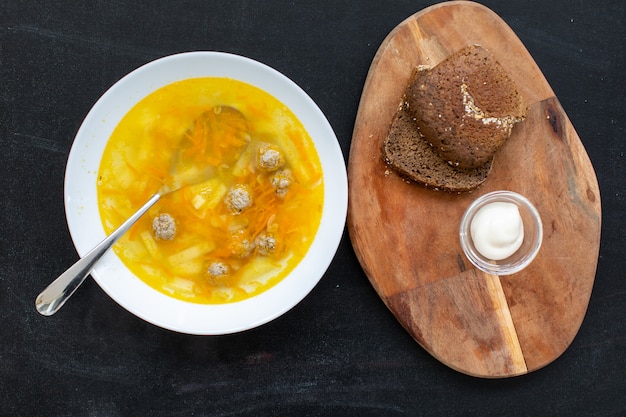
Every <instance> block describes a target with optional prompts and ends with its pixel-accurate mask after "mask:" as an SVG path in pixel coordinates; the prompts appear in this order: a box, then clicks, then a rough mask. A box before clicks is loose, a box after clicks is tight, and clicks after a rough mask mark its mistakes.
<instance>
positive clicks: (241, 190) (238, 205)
mask: <svg viewBox="0 0 626 417" xmlns="http://www.w3.org/2000/svg"><path fill="white" fill-rule="evenodd" d="M226 205H227V206H228V209H229V210H230V212H231V213H233V214H240V213H241V212H242V211H244V210H245V209H247V208H248V207H250V206H251V205H252V195H251V193H250V191H249V190H248V187H246V186H245V185H235V186H233V188H231V189H230V191H229V192H228V194H227V195H226Z"/></svg>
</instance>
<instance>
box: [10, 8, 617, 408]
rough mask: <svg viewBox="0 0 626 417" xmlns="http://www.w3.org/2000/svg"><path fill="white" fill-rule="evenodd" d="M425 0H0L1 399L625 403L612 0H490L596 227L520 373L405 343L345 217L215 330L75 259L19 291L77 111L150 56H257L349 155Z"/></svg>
mask: <svg viewBox="0 0 626 417" xmlns="http://www.w3.org/2000/svg"><path fill="white" fill-rule="evenodd" d="M431 4H432V3H430V2H427V1H420V0H413V1H400V0H397V1H384V0H383V1H381V0H375V1H365V0H364V1H358V2H357V1H353V2H348V1H343V2H342V1H338V2H335V1H327V0H324V1H313V0H311V1H301V0H293V1H273V2H262V1H234V2H224V1H219V2H217V1H200V0H188V1H165V0H155V1H145V0H139V1H128V0H115V1H85V2H81V1H75V0H59V1H54V2H48V1H40V0H13V1H3V2H2V5H1V6H0V22H1V25H0V127H1V131H0V141H1V142H0V144H1V147H2V152H1V163H0V185H1V191H2V196H1V199H0V215H1V216H2V223H1V228H2V233H1V234H0V244H1V247H0V260H1V265H2V272H1V273H0V315H1V316H0V317H1V324H0V325H1V329H2V330H0V415H2V416H5V415H6V416H9V415H22V416H37V415H41V416H65V415H68V416H141V415H150V416H191V415H193V416H283V415H298V416H305V415H310V416H326V415H333V416H335V415H336V416H419V415H480V416H503V415H512V416H525V415H533V416H535V415H563V416H572V415H577V416H583V415H599V416H624V415H626V360H625V359H626V324H625V323H626V317H625V313H626V279H625V278H626V261H625V260H626V244H625V240H626V239H625V237H626V228H625V226H626V219H625V212H626V204H625V195H626V179H625V178H626V174H625V172H626V159H625V157H624V152H625V150H626V146H625V141H624V137H625V136H626V123H625V122H624V116H626V104H625V103H626V96H625V91H626V84H625V82H624V81H625V80H624V79H625V75H626V68H625V65H624V40H625V39H626V31H625V23H624V19H625V16H624V9H625V2H624V1H623V0H575V1H571V0H552V1H545V0H525V1H521V0H512V1H497V0H487V1H485V2H484V4H485V5H486V6H488V7H490V8H491V9H492V10H494V11H495V12H496V13H498V14H499V15H500V16H501V17H502V18H503V19H504V20H505V21H506V22H507V23H508V24H509V25H510V26H511V27H512V28H513V30H514V31H515V32H516V33H517V35H518V36H519V37H520V39H521V40H522V41H523V42H524V44H525V45H526V47H527V48H528V50H529V51H530V53H531V54H532V55H533V57H534V58H535V60H536V62H537V63H538V65H539V67H540V68H541V69H542V71H543V73H544V74H545V76H546V78H547V80H548V81H549V83H550V84H551V86H552V88H553V89H554V91H555V92H556V95H557V97H558V98H559V99H560V101H561V103H562V105H563V107H564V109H565V111H566V112H567V114H568V116H569V117H570V119H571V121H572V123H573V125H574V127H575V128H576V130H577V132H578V134H579V136H580V137H581V140H582V142H583V144H584V145H585V147H586V150H587V152H588V154H589V157H590V159H591V161H592V163H593V164H594V167H595V169H596V173H597V177H598V181H599V184H600V190H601V195H602V211H603V223H602V238H601V247H600V257H599V263H598V269H597V274H596V279H595V284H594V288H593V294H592V296H591V301H590V303H589V308H588V311H587V315H586V317H585V320H584V321H583V323H582V327H581V329H580V331H579V333H578V335H577V336H576V338H575V339H574V341H573V343H572V344H571V346H570V347H569V348H568V349H567V350H566V351H565V353H564V354H563V355H562V356H560V357H559V358H558V359H557V360H556V361H554V362H553V363H551V364H550V365H548V366H547V367H545V368H543V369H540V370H538V371H535V372H532V373H530V374H528V375H524V376H520V377H515V378H509V379H499V380H488V379H480V378H475V377H470V376H467V375H463V374H461V373H458V372H456V371H454V370H451V369H449V368H448V367H446V366H444V365H443V364H441V363H440V362H438V361H437V360H436V359H434V358H433V357H431V356H430V355H429V354H428V353H427V352H426V351H425V350H424V349H422V348H421V347H420V346H419V345H418V344H417V343H416V342H415V341H414V340H413V339H412V338H411V337H410V336H409V335H408V333H407V332H406V331H405V330H403V329H402V327H401V326H400V325H399V324H398V322H397V321H396V320H395V318H394V317H393V315H392V314H391V313H390V312H389V311H388V310H387V308H386V307H385V306H384V304H383V303H382V301H381V300H380V299H379V297H378V296H377V294H376V292H375V291H374V289H373V287H372V286H371V285H370V283H369V281H368V280H367V277H366V275H365V274H364V272H363V270H362V269H361V267H360V265H359V263H358V261H357V258H356V256H355V254H354V251H353V249H352V246H351V243H350V239H349V236H348V234H347V232H344V235H343V239H342V241H341V243H340V246H339V249H338V251H337V254H336V256H335V258H334V260H333V262H332V264H331V265H330V267H329V269H328V271H327V272H326V274H325V275H324V277H323V278H322V280H321V281H320V282H319V284H318V285H317V286H316V287H315V288H314V290H313V291H312V292H311V293H310V294H309V295H308V296H307V297H306V298H305V299H304V300H303V301H302V302H301V303H299V304H298V305H297V306H296V307H294V308H293V309H292V310H291V311H289V312H288V313H286V314H285V315H283V316H282V317H280V318H278V319H276V320H274V321H272V322H270V323H268V324H266V325H263V326H261V327H259V328H256V329H253V330H249V331H246V332H243V333H238V334H233V335H224V336H190V335H184V334H178V333H175V332H172V331H169V330H164V329H161V328H158V327H156V326H153V325H151V324H148V323H146V322H144V321H142V320H141V319H139V318H137V317H135V316H134V315H132V314H130V313H128V312H127V311H126V310H124V309H123V308H122V307H120V306H119V305H117V304H116V303H115V302H114V301H112V300H111V299H110V298H109V297H108V296H107V295H106V294H105V293H104V292H103V291H102V290H101V289H100V288H99V287H98V285H97V284H96V283H95V282H94V281H92V280H91V279H89V280H87V281H86V282H85V284H84V285H83V286H82V287H81V288H79V290H78V291H77V293H76V294H75V295H74V297H73V298H72V299H71V300H70V301H69V302H68V303H67V304H66V306H65V307H63V309H62V310H60V311H59V312H58V313H57V314H56V315H54V316H52V317H43V316H40V315H39V314H38V313H37V312H36V311H35V308H34V299H35V297H36V295H37V294H38V293H39V291H40V290H42V289H43V288H44V287H45V286H46V285H47V284H48V283H49V282H50V281H51V280H52V279H53V278H55V277H56V276H57V275H58V274H60V273H61V272H63V271H64V270H65V269H66V268H67V267H68V266H69V265H71V264H72V263H73V262H74V261H75V260H76V259H77V254H76V251H75V249H74V246H73V244H72V241H71V238H70V235H69V232H68V228H67V224H66V220H65V213H64V206H63V180H64V171H65V164H66V162H67V157H68V154H69V150H70V146H71V144H72V141H73V138H74V136H75V134H76V132H77V130H78V128H79V126H80V124H81V122H82V120H83V118H84V117H85V115H86V114H87V112H88V111H89V110H90V108H91V107H92V106H93V104H94V103H95V102H96V100H97V99H98V98H99V97H100V95H102V94H103V93H104V92H105V91H106V90H107V89H108V88H109V87H110V86H111V85H113V84H114V83H115V82H116V81H117V80H119V79H120V78H121V77H123V76H124V75H125V74H127V73H128V72H130V71H132V70H133V69H135V68H137V67H139V66H141V65H143V64H145V63H147V62H149V61H152V60H154V59H157V58H159V57H163V56H166V55H170V54H174V53H178V52H184V51H194V50H216V51H225V52H231V53H235V54H239V55H244V56H247V57H250V58H253V59H256V60H258V61H261V62H263V63H265V64H267V65H269V66H271V67H273V68H275V69H277V70H279V71H281V72H282V73H284V74H285V75H286V76H288V77H289V78H291V79H292V80H293V81H295V82H296V83H297V84H298V85H300V86H301V87H302V88H303V89H304V90H305V91H306V92H307V93H308V94H309V95H310V96H311V97H312V98H313V99H314V100H315V101H316V102H317V104H318V105H319V106H320V108H321V109H322V111H323V112H324V113H325V114H326V117H327V118H328V120H329V121H330V123H331V125H332V127H333V129H334V130H335V132H336V135H337V137H338V140H339V143H340V146H341V149H342V151H343V154H344V159H345V161H346V162H347V160H348V155H349V150H350V142H351V136H352V129H353V127H354V120H355V116H356V112H357V108H358V103H359V98H360V94H361V91H362V88H363V84H364V81H365V77H366V74H367V71H368V68H369V65H370V63H371V61H372V59H373V57H374V54H375V53H376V50H377V48H378V47H379V46H380V44H381V42H382V41H383V39H384V38H385V37H386V35H387V34H388V33H389V32H390V31H391V30H392V29H393V28H394V27H395V26H396V25H397V24H399V23H400V22H401V21H402V20H404V19H405V18H407V17H408V16H410V15H412V14H413V13H415V12H417V11H419V10H421V9H423V8H425V7H427V6H429V5H431Z"/></svg>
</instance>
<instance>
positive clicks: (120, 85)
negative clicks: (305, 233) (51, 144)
mask: <svg viewBox="0 0 626 417" xmlns="http://www.w3.org/2000/svg"><path fill="white" fill-rule="evenodd" d="M194 77H228V78H232V79H236V80H240V81H243V82H246V83H248V84H251V85H254V86H256V87H258V88H260V89H262V90H264V91H266V92H268V93H269V94H271V95H273V96H274V97H276V98H277V99H278V100H280V101H281V102H282V103H284V104H285V105H286V106H287V107H289V108H290V109H291V111H292V112H293V113H294V114H295V115H296V116H297V117H298V119H299V120H300V121H301V122H302V124H303V125H304V127H305V128H306V130H307V131H308V133H309V135H310V136H311V138H312V139H313V142H314V143H315V146H316V149H317V152H318V154H319V157H320V160H321V163H322V169H323V172H324V208H323V211H322V218H321V223H320V226H319V229H318V232H317V234H316V236H315V239H314V240H313V243H312V244H311V247H310V249H309V251H308V253H307V255H306V256H305V258H304V259H303V260H302V261H301V262H300V263H299V264H298V265H297V266H296V267H295V268H294V270H293V271H292V272H291V273H290V274H289V275H288V276H287V277H285V278H284V279H283V280H282V281H280V282H279V283H278V284H277V285H275V286H273V287H272V288H270V289H268V290H267V291H265V292H263V293H261V294H259V295H256V296H254V297H252V298H249V299H247V300H243V301H240V302H235V303H229V304H214V305H206V304H195V303H189V302H185V301H181V300H177V299H175V298H171V297H168V296H166V295H164V294H162V293H160V292H158V291H156V290H154V289H153V288H151V287H150V286H148V285H147V284H145V283H144V282H143V281H142V280H140V279H139V278H137V277H136V276H135V275H134V274H133V273H132V272H130V271H129V270H128V269H127V268H126V267H125V266H124V264H123V263H122V262H121V260H120V259H119V258H118V257H117V256H116V255H115V253H114V252H113V251H109V252H108V253H107V254H106V255H105V256H104V257H103V258H102V260H101V261H100V262H99V263H98V264H97V265H96V267H95V268H94V270H93V271H92V273H91V275H92V276H93V278H94V279H95V280H96V282H97V283H98V285H99V286H100V287H101V288H102V289H103V290H104V291H105V292H106V293H107V294H108V295H109V296H110V297H111V298H112V299H113V300H115V301H116V302H117V303H118V304H120V305H121V306H122V307H124V308H125V309H126V310H128V311H130V312H131V313H133V314H135V315H137V316H138V317H140V318H142V319H144V320H146V321H148V322H150V323H152V324H155V325H157V326H160V327H163V328H166V329H170V330H174V331H177V332H182V333H189V334H204V335H217V334H227V333H234V332H239V331H243V330H247V329H251V328H253V327H256V326H259V325H262V324H264V323H267V322H269V321H270V320H272V319H274V318H276V317H278V316H280V315H282V314H283V313H285V312H287V311H288V310H289V309H291V308H292V307H293V306H295V305H296V304H297V303H298V302H300V301H301V300H302V299H303V298H304V297H305V296H306V295H307V294H308V293H309V292H310V291H311V290H312V289H313V287H315V285H316V284H317V283H318V282H319V280H320V279H321V278H322V276H323V275H324V273H325V272H326V269H327V268H328V266H329V265H330V262H331V261H332V259H333V257H334V255H335V253H336V251H337V247H338V246H339V242H340V240H341V237H342V234H343V229H344V227H345V222H346V212H347V205H348V181H347V175H346V167H345V162H344V159H343V155H342V153H341V148H340V147H339V144H338V142H337V138H336V136H335V134H334V132H333V130H332V127H331V126H330V124H329V123H328V120H327V119H326V117H325V116H324V114H323V113H322V111H321V110H320V109H319V108H318V107H317V105H316V104H315V103H314V102H313V100H312V99H311V98H310V97H309V96H308V95H307V94H306V93H305V92H304V91H303V90H302V89H301V88H300V87H298V86H297V85H296V84H295V83H294V82H293V81H291V80H290V79H288V78H287V77H285V76H284V75H282V74H281V73H279V72H278V71H276V70H274V69H272V68H270V67H268V66H266V65H264V64H261V63H259V62H256V61H254V60H251V59H248V58H244V57H241V56H237V55H232V54H227V53H221V52H188V53H182V54H177V55H172V56H168V57H165V58H161V59H158V60H156V61H153V62H150V63H148V64H146V65H144V66H142V67H140V68H138V69H136V70H134V71H133V72H131V73H130V74H128V75H126V76H125V77H124V78H122V79H121V80H119V81H118V82H117V83H116V84H115V85H113V86H112V87H111V88H110V89H109V90H108V91H107V92H106V93H104V94H103V95H102V97H101V98H100V99H99V100H98V101H97V102H96V104H95V105H94V106H93V108H92V109H91V111H90V112H89V114H87V117H86V118H85V120H84V121H83V123H82V125H81V127H80V129H79V130H78V133H77V134H76V138H75V139H74V143H73V145H72V148H71V150H70V154H69V159H68V162H67V168H66V173H65V210H66V216H67V222H68V226H69V230H70V234H71V236H72V240H73V242H74V246H75V247H76V250H77V251H78V253H79V254H80V255H81V256H84V255H85V254H86V253H87V252H88V251H89V250H90V249H91V248H93V247H94V246H95V245H96V244H98V243H99V242H100V241H101V240H102V239H104V238H105V232H104V229H103V227H102V222H101V220H100V214H99V210H98V203H97V197H96V176H97V172H98V167H99V165H100V158H101V157H102V153H103V150H104V147H105V145H106V142H107V141H108V139H109V137H110V136H111V133H112V132H113V130H114V129H115V127H116V126H117V124H118V123H119V121H120V120H121V119H122V117H123V116H124V115H125V114H126V113H127V112H128V111H129V110H130V109H131V108H132V107H133V106H134V105H135V104H136V103H137V102H138V101H140V100H141V99H142V98H144V97H145V96H146V95H148V94H150V93H151V92H153V91H154V90H156V89H158V88H161V87H163V86H165V85H167V84H170V83H172V82H175V81H179V80H183V79H187V78H194Z"/></svg>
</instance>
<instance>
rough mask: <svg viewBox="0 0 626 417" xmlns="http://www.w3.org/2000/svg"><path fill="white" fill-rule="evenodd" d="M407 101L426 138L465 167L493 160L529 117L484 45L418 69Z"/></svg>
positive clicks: (456, 163) (459, 165)
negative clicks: (500, 148)
mask: <svg viewBox="0 0 626 417" xmlns="http://www.w3.org/2000/svg"><path fill="white" fill-rule="evenodd" d="M406 101H407V102H408V105H409V111H410V112H411V114H412V115H413V117H414V118H415V120H416V123H417V126H418V128H419V129H420V131H421V133H422V134H423V135H424V137H425V138H426V140H427V141H428V142H429V143H430V144H431V145H432V146H433V147H434V149H435V151H436V152H437V153H438V154H439V156H440V157H441V158H443V159H444V160H445V161H449V162H451V163H452V164H453V165H455V166H458V167H459V168H476V167H480V166H482V165H484V164H485V163H487V162H488V161H490V160H491V159H492V158H493V155H494V154H495V152H496V151H497V150H498V148H499V147H500V146H501V145H502V144H503V143H504V141H505V140H506V139H507V138H508V137H509V136H510V134H511V129H512V128H513V125H514V124H515V123H517V122H519V121H521V120H523V118H524V117H525V115H526V104H525V102H524V100H523V97H522V95H521V94H520V93H519V91H518V89H517V86H516V85H515V83H514V81H513V80H511V78H509V76H508V75H507V73H506V71H505V70H504V68H502V66H501V65H500V64H499V63H498V62H497V61H496V60H495V58H494V57H493V56H492V55H491V53H490V52H489V51H487V50H486V49H485V48H483V47H481V46H479V45H470V46H467V47H465V48H463V49H461V50H460V51H458V52H456V53H455V54H453V55H451V56H450V57H448V58H447V59H446V60H444V61H442V62H441V63H440V64H438V65H437V66H436V67H434V68H432V69H428V70H421V71H416V72H415V74H414V77H413V78H412V82H411V83H410V84H409V86H408V88H407V91H406Z"/></svg>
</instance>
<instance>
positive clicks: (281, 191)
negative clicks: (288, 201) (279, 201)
mask: <svg viewBox="0 0 626 417" xmlns="http://www.w3.org/2000/svg"><path fill="white" fill-rule="evenodd" d="M270 182H271V184H272V187H274V188H275V192H276V195H277V196H278V197H284V196H285V194H287V191H289V186H290V185H291V183H292V182H293V176H292V175H291V170H289V169H283V170H280V171H277V172H276V173H275V174H274V175H272V178H270Z"/></svg>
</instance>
